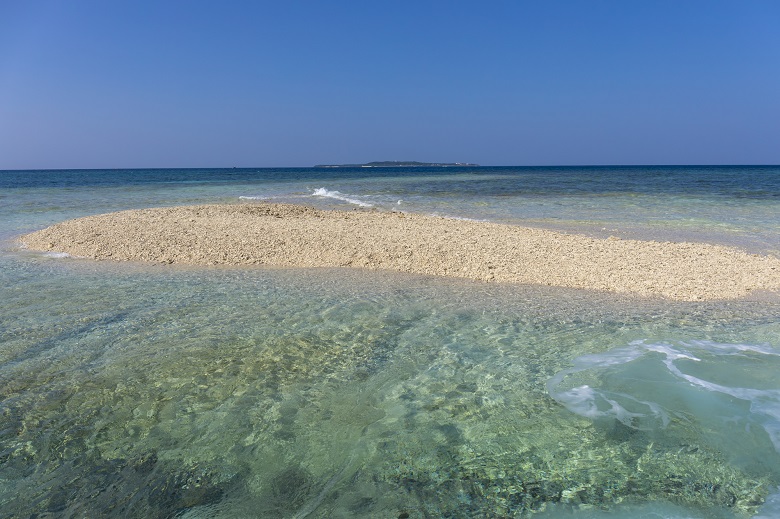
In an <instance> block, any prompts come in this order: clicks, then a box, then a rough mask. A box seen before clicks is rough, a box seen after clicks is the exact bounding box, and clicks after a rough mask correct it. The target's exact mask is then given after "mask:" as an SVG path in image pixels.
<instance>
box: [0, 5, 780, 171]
mask: <svg viewBox="0 0 780 519" xmlns="http://www.w3.org/2000/svg"><path fill="white" fill-rule="evenodd" d="M373 160H418V161H429V162H436V161H442V162H476V163H479V164H482V165H585V164H780V1H777V0H733V1H724V0H704V1H694V0H672V1H663V0H644V1H640V0H636V1H634V0H614V1H600V0H588V1H586V0H572V1H555V0H549V1H548V0H544V1H540V0H533V1H520V0H516V1H489V0H483V1H476V0H475V1H470V2H465V1H457V0H449V1H426V0H416V1H404V0H392V1H391V0H386V1H372V0H361V1H350V2H346V1H339V0H327V1H326V0H322V1H296V0H284V1H282V0H276V1H263V0H257V1H244V2H241V1H227V0H225V1H219V2H218V1H216V0H215V1H210V2H206V1H196V0H187V1H173V0H171V1H163V0H155V1H144V0H127V1H121V0H111V1H106V0H94V1H88V0H60V1H39V0H18V1H10V0H0V169H32V168H121V167H233V166H237V167H255V166H257V167H275V166H309V165H314V164H319V163H344V162H350V163H352V162H367V161H373Z"/></svg>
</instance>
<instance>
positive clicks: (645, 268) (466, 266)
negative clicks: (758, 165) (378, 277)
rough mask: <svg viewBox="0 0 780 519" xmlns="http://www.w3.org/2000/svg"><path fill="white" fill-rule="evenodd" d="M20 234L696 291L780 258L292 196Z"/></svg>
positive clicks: (121, 256) (721, 293)
mask: <svg viewBox="0 0 780 519" xmlns="http://www.w3.org/2000/svg"><path fill="white" fill-rule="evenodd" d="M21 241H22V243H23V244H24V245H26V246H27V247H28V248H30V249H33V250H40V251H58V252H67V253H69V254H71V255H73V256H78V257H86V258H94V259H98V260H117V261H128V260H134V261H150V262H161V263H182V264H196V265H218V264H225V265H274V266H285V267H359V268H367V269H388V270H395V271H401V272H410V273H417V274H431V275H437V276H453V277H461V278H470V279H476V280H484V281H491V282H506V283H528V284H542V285H551V286H562V287H572V288H588V289H596V290H606V291H612V292H620V293H632V294H638V295H643V296H662V297H667V298H670V299H676V300H688V301H695V300H713V299H734V298H741V297H745V296H747V295H749V294H750V293H752V292H754V291H778V290H780V259H777V258H773V257H767V256H758V255H754V254H748V253H746V252H743V251H740V250H738V249H734V248H729V247H723V246H717V245H708V244H700V243H670V242H663V243H662V242H653V241H637V240H621V239H616V238H610V239H596V238H591V237H587V236H581V235H575V234H564V233H559V232H554V231H548V230H542V229H531V228H525V227H518V226H511V225H501V224H493V223H485V222H472V221H463V220H455V219H447V218H438V217H432V216H423V215H414V214H401V213H383V212H376V211H321V210H317V209H314V208H310V207H304V206H297V205H285V204H265V203H257V204H236V205H208V206H193V207H174V208H159V209H144V210H135V211H122V212H118V213H111V214H105V215H99V216H90V217H86V218H79V219H76V220H70V221H66V222H63V223H60V224H56V225H53V226H51V227H49V228H47V229H43V230H41V231H37V232H34V233H31V234H28V235H25V236H23V237H22V238H21Z"/></svg>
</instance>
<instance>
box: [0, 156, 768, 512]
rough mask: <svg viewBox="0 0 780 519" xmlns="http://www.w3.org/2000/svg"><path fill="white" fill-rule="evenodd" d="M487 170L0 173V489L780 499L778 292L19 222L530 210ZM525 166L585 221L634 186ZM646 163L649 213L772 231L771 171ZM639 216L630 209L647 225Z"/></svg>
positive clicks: (484, 502) (524, 507)
mask: <svg viewBox="0 0 780 519" xmlns="http://www.w3.org/2000/svg"><path fill="white" fill-rule="evenodd" d="M103 173H104V174H105V175H110V173H111V172H103ZM131 173H132V172H131ZM131 173H127V172H126V173H123V174H124V175H126V176H129V177H132V174H131ZM230 173H232V174H235V173H233V172H230ZM282 173H283V172H282ZM288 173H289V172H288ZM576 173H577V175H580V176H583V175H586V173H587V171H577V172H576ZM651 173H652V172H651ZM776 173H777V172H776V171H775V174H776ZM5 174H6V173H4V172H0V176H2V175H5ZM59 174H63V173H59ZM340 174H341V175H345V176H349V175H346V174H345V173H340ZM480 174H483V175H484V176H485V178H484V179H482V180H484V181H485V182H486V183H487V184H489V185H490V186H492V187H490V188H488V187H484V186H483V187H481V188H479V187H475V188H474V189H473V190H472V189H471V188H469V185H470V184H469V180H471V181H478V180H479V179H478V178H474V177H475V175H476V174H475V173H473V172H462V171H456V172H452V173H447V174H444V173H440V172H436V171H433V172H431V171H422V172H415V173H414V174H412V173H408V174H407V173H404V174H396V175H395V176H394V175H391V174H385V175H384V176H379V177H377V178H371V177H369V176H368V175H366V174H365V173H361V175H363V176H360V177H359V176H357V173H354V174H351V175H353V177H354V178H352V177H350V178H341V179H340V178H332V177H337V174H336V173H329V175H331V177H329V178H326V179H323V178H322V177H318V176H317V175H320V173H318V172H317V171H314V170H304V171H301V172H299V175H298V176H297V177H295V178H293V179H287V180H285V177H284V175H282V174H281V173H273V174H271V173H268V175H267V176H268V178H265V179H256V178H247V177H246V175H245V176H244V177H239V178H225V177H224V175H227V176H228V177H230V175H229V174H228V172H223V173H220V174H217V173H214V174H213V175H211V176H210V175H209V173H208V172H201V173H198V174H197V175H194V177H195V178H194V179H193V178H192V177H193V175H190V176H188V175H187V174H186V172H185V173H182V172H168V175H169V176H168V177H164V176H159V175H157V176H155V175H152V174H151V173H145V175H147V177H148V178H147V177H144V178H141V179H140V180H139V181H138V182H136V183H134V182H132V181H131V180H129V179H128V178H124V179H120V180H121V181H119V180H117V179H116V178H113V179H111V178H109V179H107V180H105V181H104V182H103V184H100V183H98V182H97V181H96V182H94V183H92V184H89V183H88V182H86V181H85V180H84V179H83V178H82V179H81V180H80V182H81V184H79V180H78V178H76V180H73V179H71V180H68V182H72V183H74V184H75V186H69V185H63V182H62V179H60V181H61V182H60V184H57V182H56V180H57V179H56V175H57V174H54V173H52V174H51V175H52V176H54V177H55V178H54V179H52V178H50V177H48V176H45V175H44V176H43V177H41V178H38V180H37V181H31V182H30V183H29V185H27V184H23V183H21V182H17V183H16V184H14V185H13V186H11V187H10V188H7V189H4V190H3V194H2V196H3V197H4V198H3V201H4V202H7V203H5V204H4V205H3V206H2V207H0V221H3V222H5V223H3V224H0V225H2V229H0V233H2V237H4V238H5V241H4V245H3V251H2V254H1V255H0V296H2V297H0V402H2V404H1V405H2V408H1V410H2V422H0V516H2V517H20V518H21V517H32V516H37V517H99V516H108V517H187V518H190V517H226V518H227V517H290V518H293V517H295V518H302V517H387V518H404V517H441V516H444V517H567V516H571V517H588V518H590V517H594V518H601V517H610V518H612V517H653V518H655V517H669V518H683V517H693V518H701V519H704V518H735V517H739V518H741V517H745V518H747V517H778V516H780V503H779V502H778V501H780V499H778V497H777V496H778V486H780V454H778V451H780V383H778V379H777V376H776V374H777V373H778V371H779V370H780V339H778V338H779V337H780V318H779V317H780V316H779V315H778V310H780V308H778V306H777V304H776V303H772V302H759V301H755V302H724V303H706V304H700V303H699V304H693V303H669V302H663V301H648V300H640V299H630V298H623V297H616V296H612V295H608V294H593V293H588V292H584V291H573V290H562V289H553V288H543V287H523V286H498V285H491V284H484V283H475V282H468V281H462V280H446V279H435V278H429V277H417V276H406V275H395V274H390V273H381V272H380V273H377V272H373V273H369V272H361V271H356V270H339V269H333V270H327V269H326V270H305V269H304V270H288V269H230V268H178V267H172V266H144V265H134V264H112V263H93V262H88V261H83V260H78V259H73V258H54V257H49V256H43V255H39V254H35V253H31V252H28V251H24V250H19V249H18V247H17V246H16V242H15V241H14V236H16V235H18V234H19V233H21V232H24V231H27V230H32V229H34V228H38V227H41V226H43V225H47V224H48V223H51V222H53V221H57V220H59V219H62V218H66V217H72V216H78V215H81V214H91V213H96V212H104V211H107V210H115V209H121V208H126V207H139V206H151V205H168V204H178V203H203V202H219V201H236V200H238V197H239V196H250V197H254V196H264V197H277V198H276V199H287V200H298V201H306V202H311V203H316V204H321V205H322V204H336V205H339V206H343V205H344V204H346V205H354V201H360V202H361V203H370V204H372V205H374V206H375V207H379V208H380V209H382V208H387V207H389V206H391V205H392V204H395V206H398V205H400V206H401V207H403V206H404V205H405V204H407V205H412V204H416V207H417V208H418V209H420V208H421V209H423V210H425V212H431V213H445V212H446V213H448V214H452V215H453V216H460V217H469V218H471V217H477V218H485V219H493V220H511V221H518V220H521V219H522V218H523V217H522V211H531V212H533V211H532V209H529V207H530V206H529V205H528V204H529V203H530V202H528V200H529V199H530V198H528V197H529V196H531V195H528V193H525V194H523V193H520V192H519V191H521V189H520V188H519V187H518V186H519V185H520V184H521V182H519V181H518V182H514V181H513V182H514V183H510V184H511V185H510V186H509V187H506V186H505V188H504V191H513V190H514V191H513V193H514V194H512V193H509V194H507V193H505V192H501V190H500V189H499V187H500V186H501V185H502V183H501V178H502V175H504V176H506V175H507V172H506V171H498V172H494V171H490V172H483V173H480ZM719 174H720V173H719ZM762 174H765V175H769V173H766V172H763V173H762ZM40 175H43V173H40ZM90 175H92V177H90ZM95 175H97V173H95V172H92V173H89V174H87V173H85V174H84V176H85V178H93V177H95ZM115 175H118V173H115ZM198 175H200V176H198ZM274 175H276V176H274ZM323 175H324V173H323ZM770 176H771V175H770ZM28 177H29V175H28ZM120 177H121V176H120ZM141 177H143V175H141ZM100 178H101V177H99V175H98V176H97V180H100ZM160 178H167V180H166V181H165V182H160V181H158V180H160ZM44 179H48V180H46V181H44ZM515 180H517V179H515ZM710 180H711V179H710ZM6 181H7V182H9V183H10V180H8V179H6ZM47 182H48V183H47ZM556 182H557V184H555V185H558V184H567V183H568V184H571V186H572V187H571V189H574V188H575V187H576V186H577V185H578V184H577V182H575V181H574V180H571V179H570V178H569V179H567V178H558V179H557V180H556ZM600 182H601V184H606V183H608V182H606V181H604V180H603V179H602V180H601V181H600ZM52 183H53V185H49V184H52ZM477 183H478V182H477ZM505 183H506V182H505ZM527 183H531V181H528V182H527ZM537 184H539V187H538V188H536V189H538V191H539V193H536V194H533V196H538V197H539V198H540V201H539V204H541V206H544V207H552V206H551V205H550V204H555V203H559V204H561V205H562V206H567V207H568V204H569V202H570V200H569V199H568V198H566V197H570V196H571V197H573V199H576V200H579V201H580V202H577V203H582V204H585V203H586V200H588V199H589V197H590V199H591V203H592V204H594V207H595V209H593V210H587V209H585V208H584V206H578V205H577V203H574V205H573V206H572V207H568V209H567V211H570V213H568V216H567V217H566V218H570V219H571V222H570V224H571V225H572V226H573V227H576V226H578V225H582V226H583V228H585V227H587V228H588V229H591V230H593V231H594V232H595V231H597V230H598V229H596V226H598V225H602V224H604V223H605V222H607V221H609V220H610V218H612V219H614V220H615V221H616V222H617V221H618V220H620V218H619V214H622V213H620V211H624V210H627V209H626V207H628V206H626V205H625V200H627V199H628V198H629V196H628V195H626V193H625V192H623V193H622V194H615V195H614V197H615V198H617V199H619V200H621V201H620V202H619V203H618V204H617V208H616V209H615V211H617V213H616V212H611V211H610V207H611V206H610V204H604V203H602V202H599V200H603V199H604V198H599V195H600V194H604V193H597V191H598V190H596V189H591V190H590V192H588V190H587V187H585V188H578V189H582V190H584V191H585V192H583V193H580V194H571V193H569V192H563V193H559V192H556V191H555V190H549V191H545V190H544V188H543V186H544V183H543V182H541V181H539V182H537ZM601 184H600V185H601ZM361 186H362V187H361ZM437 186H438V187H437ZM458 186H460V187H458ZM435 188H436V189H435ZM510 188H511V189H510ZM318 189H323V191H320V192H319V195H316V194H315V193H316V192H317V190H318ZM437 189H438V191H440V193H438V194H437V193H436V192H435V191H437ZM561 189H563V188H561ZM644 189H645V191H647V192H646V193H645V194H643V195H641V196H644V197H646V198H647V200H648V201H647V202H646V203H645V202H642V198H641V197H640V196H639V195H637V196H638V197H639V200H638V201H637V204H638V205H639V206H641V208H642V209H641V211H639V212H640V213H641V212H642V211H652V212H655V211H656V210H657V209H654V207H655V206H657V207H661V206H663V204H664V200H668V199H670V197H671V199H672V200H671V202H670V205H671V207H672V208H673V209H674V210H675V211H681V210H682V209H681V208H683V207H685V205H686V204H688V205H690V206H691V207H693V208H694V209H695V210H696V211H699V212H700V213H701V214H704V215H705V216H706V221H707V222H708V223H707V225H710V227H707V229H706V232H707V233H710V232H712V233H716V230H717V227H718V225H717V223H718V222H719V221H721V220H722V221H723V222H725V223H724V225H728V226H731V227H729V229H732V230H729V231H717V233H716V234H718V233H719V234H718V236H721V237H724V241H728V240H729V239H731V238H729V236H730V233H732V232H734V233H736V234H737V235H738V236H737V238H738V239H737V240H736V241H739V240H743V241H744V242H750V243H751V244H752V245H753V246H754V247H755V248H757V249H762V250H770V249H771V246H765V245H766V244H768V243H776V242H773V238H772V237H773V234H772V233H773V232H775V231H773V230H772V229H773V228H772V225H776V222H775V223H774V224H771V222H770V224H767V225H762V224H761V221H762V220H761V219H762V218H763V219H766V221H770V220H771V218H776V217H777V216H776V214H775V213H772V211H769V209H768V208H770V207H773V206H772V204H777V203H780V201H777V200H776V198H773V197H772V196H769V194H766V193H764V194H758V195H756V194H755V193H754V194H753V195H751V196H753V198H749V200H750V201H749V202H746V203H745V204H742V205H741V204H740V203H739V202H738V201H737V198H738V197H736V196H735V195H734V194H733V192H732V191H733V189H732V188H729V189H732V191H728V190H727V191H728V193H731V194H729V195H728V196H727V195H726V194H721V195H718V196H722V197H724V198H727V200H726V202H725V203H726V204H733V205H734V207H735V208H736V207H738V208H739V209H738V210H734V211H728V210H727V211H720V212H718V211H715V210H714V209H712V210H711V211H710V212H707V211H708V209H707V208H708V207H710V205H709V204H711V205H712V207H713V208H714V207H716V206H717V204H716V203H715V201H714V198H715V196H714V195H713V194H712V193H711V192H709V191H708V192H707V193H705V194H701V193H699V194H698V195H696V194H694V193H692V192H677V193H673V192H672V191H673V190H672V188H671V187H669V188H668V189H667V188H663V189H662V188H661V187H658V186H657V189H655V191H653V190H652V189H650V188H647V187H645V188H644ZM708 189H709V188H708ZM772 189H774V188H773V187H772V185H771V183H770V185H769V187H768V188H767V191H768V192H769V193H770V194H771V193H772V192H773V191H772ZM371 190H373V191H371ZM564 191H565V189H564ZM678 191H680V190H678ZM683 191H684V190H683ZM754 191H755V189H754ZM475 193H476V194H475ZM604 195H605V197H606V196H607V195H606V194H604ZM533 196H531V197H533ZM696 196H698V197H699V198H700V199H699V200H698V201H697V199H696ZM674 197H678V198H679V199H680V200H681V201H679V202H677V201H675V200H676V199H675V198H674ZM344 198H347V199H349V200H344ZM556 199H557V202H555V200H556ZM350 200H353V201H350ZM398 200H400V201H401V204H398ZM685 200H687V201H685ZM705 202H706V203H705ZM653 204H655V206H654V205H653ZM751 204H754V205H755V206H756V207H753V205H751ZM483 206H484V209H483V210H481V212H480V210H479V208H480V207H483ZM446 208H457V210H455V209H453V210H452V211H445V209H446ZM508 208H510V209H511V208H514V209H512V210H511V211H509V209H508ZM751 208H752V209H751ZM671 210H672V209H670V211H671ZM507 211H508V212H507ZM539 211H540V212H538V213H535V214H537V215H542V214H543V211H541V210H539ZM588 211H590V212H588ZM509 213H511V214H509ZM597 213H599V214H602V215H603V217H602V220H599V221H598V223H597V224H596V225H595V226H594V224H593V222H594V221H595V220H596V218H595V215H596V214H597ZM770 213H772V214H770ZM561 214H565V212H564V213H561ZM724 214H729V215H731V216H728V217H726V216H723V215H724ZM507 215H508V216H507ZM719 215H721V216H719ZM586 216H587V217H586ZM634 217H635V220H636V221H629V222H628V224H627V225H626V226H625V227H621V228H620V231H621V232H627V233H628V232H640V231H642V232H647V230H646V229H645V230H642V229H639V227H641V226H640V225H639V223H641V222H640V220H641V218H640V216H637V214H634ZM529 218H534V216H533V215H531V216H529ZM729 218H731V219H729ZM743 218H744V220H745V222H748V223H740V222H742V220H741V219H743ZM543 219H544V217H543V216H539V220H540V221H541V220H543ZM670 221H673V222H674V221H676V218H673V217H670ZM751 222H752V223H751ZM567 225H569V224H567ZM633 225H636V226H637V229H639V230H637V229H634V228H632V226H633ZM653 225H654V224H648V227H652V229H655V230H652V229H651V231H652V232H658V231H657V229H656V227H653ZM751 225H753V226H755V228H757V229H758V231H757V232H756V233H752V232H753V231H749V230H748V228H749V227H750V226H751ZM733 229H737V230H736V231H733ZM674 231H675V233H680V235H683V234H684V233H685V232H686V231H685V224H684V223H683V224H680V225H676V226H675V229H674ZM611 232H613V231H611ZM697 232H700V230H699V231H697ZM701 232H704V231H701ZM751 233H752V234H751Z"/></svg>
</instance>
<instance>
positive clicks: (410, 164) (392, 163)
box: [314, 160, 479, 168]
mask: <svg viewBox="0 0 780 519" xmlns="http://www.w3.org/2000/svg"><path fill="white" fill-rule="evenodd" d="M478 166H479V164H471V163H469V162H416V161H413V160H385V161H381V162H366V163H365V164H317V165H316V166H314V167H315V168H421V167H425V168H450V167H478Z"/></svg>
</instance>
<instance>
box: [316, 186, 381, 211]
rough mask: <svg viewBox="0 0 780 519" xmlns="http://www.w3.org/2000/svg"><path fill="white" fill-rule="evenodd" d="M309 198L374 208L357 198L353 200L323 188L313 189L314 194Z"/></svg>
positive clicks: (348, 196)
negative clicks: (317, 197) (331, 199)
mask: <svg viewBox="0 0 780 519" xmlns="http://www.w3.org/2000/svg"><path fill="white" fill-rule="evenodd" d="M311 196H319V197H323V198H333V199H335V200H341V201H342V202H347V203H349V204H354V205H357V206H360V207H374V205H373V204H369V203H368V202H363V201H362V200H358V199H357V198H354V197H353V196H352V195H345V194H343V193H340V192H339V191H330V190H328V189H325V188H324V187H320V188H318V189H315V190H314V193H312V195H311Z"/></svg>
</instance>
